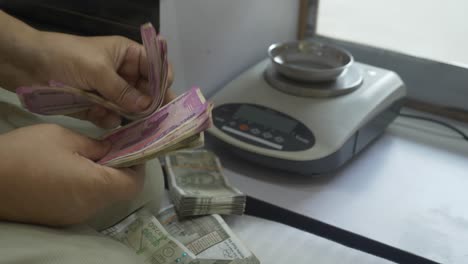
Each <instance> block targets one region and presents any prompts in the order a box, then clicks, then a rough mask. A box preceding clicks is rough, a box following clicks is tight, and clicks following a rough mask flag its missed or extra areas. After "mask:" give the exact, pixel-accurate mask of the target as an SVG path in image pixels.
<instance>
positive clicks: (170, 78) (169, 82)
mask: <svg viewBox="0 0 468 264" xmlns="http://www.w3.org/2000/svg"><path fill="white" fill-rule="evenodd" d="M173 82H174V71H173V70H172V64H171V63H169V70H168V73H167V88H169V87H171V85H172V83H173Z"/></svg>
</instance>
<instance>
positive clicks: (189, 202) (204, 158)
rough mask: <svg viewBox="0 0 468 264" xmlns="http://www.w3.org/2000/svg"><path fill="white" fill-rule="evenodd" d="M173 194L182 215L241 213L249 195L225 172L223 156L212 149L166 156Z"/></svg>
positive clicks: (176, 152)
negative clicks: (227, 177) (221, 157)
mask: <svg viewBox="0 0 468 264" xmlns="http://www.w3.org/2000/svg"><path fill="white" fill-rule="evenodd" d="M164 164H165V170H166V175H167V180H168V185H169V195H170V197H171V199H172V202H173V203H174V205H175V208H176V210H177V213H178V214H179V216H180V217H186V216H196V215H209V214H238V215H241V214H243V213H244V210H245V201H246V197H245V195H244V194H243V193H242V192H240V191H239V190H238V189H236V188H235V187H233V186H232V185H231V184H230V183H229V182H228V181H227V179H226V177H225V176H224V175H223V169H222V166H221V162H220V161H219V158H218V157H217V156H216V155H215V154H214V153H212V152H210V151H208V150H203V149H199V150H181V151H175V152H171V153H169V154H167V155H166V156H165V157H164Z"/></svg>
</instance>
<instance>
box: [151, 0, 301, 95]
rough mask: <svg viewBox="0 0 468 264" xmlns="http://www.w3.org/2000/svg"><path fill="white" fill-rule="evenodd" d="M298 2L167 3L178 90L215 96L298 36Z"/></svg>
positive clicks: (164, 13)
mask: <svg viewBox="0 0 468 264" xmlns="http://www.w3.org/2000/svg"><path fill="white" fill-rule="evenodd" d="M298 2H299V1H298V0H297V1H291V0H289V1H284V0H161V2H160V5H161V11H160V12H161V13H160V14H161V34H162V35H163V36H164V37H165V38H166V39H167V41H168V44H169V45H168V49H169V59H170V61H171V62H172V63H173V66H174V72H175V82H174V84H173V86H172V88H173V89H174V91H176V92H177V93H181V92H183V91H185V90H187V89H188V88H190V87H192V86H200V87H201V88H202V89H203V91H204V94H205V95H211V94H212V93H213V92H214V91H215V90H217V89H219V88H221V87H222V86H223V85H224V84H225V83H227V82H228V81H230V80H231V79H233V78H235V77H236V76H237V75H238V74H240V73H241V72H242V71H244V70H245V69H246V68H247V67H248V66H250V65H253V64H254V63H256V62H258V61H259V60H261V59H263V58H265V57H266V55H267V53H266V52H267V48H268V46H269V45H270V44H272V43H274V42H279V41H286V40H293V39H294V38H295V36H296V25H297V14H298V6H299V4H298Z"/></svg>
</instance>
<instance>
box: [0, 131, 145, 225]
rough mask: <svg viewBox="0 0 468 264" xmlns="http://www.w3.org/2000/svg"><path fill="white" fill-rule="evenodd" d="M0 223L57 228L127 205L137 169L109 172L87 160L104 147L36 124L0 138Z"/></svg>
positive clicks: (139, 179) (139, 176)
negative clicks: (107, 208) (110, 207)
mask: <svg viewBox="0 0 468 264" xmlns="http://www.w3.org/2000/svg"><path fill="white" fill-rule="evenodd" d="M0 144H1V146H2V148H1V149H0V160H1V161H2V163H1V164H0V175H1V177H0V201H2V202H1V206H0V220H8V221H16V222H25V223H36V224H45V225H53V226H62V225H70V224H76V223H81V222H83V221H85V220H86V219H88V218H89V217H91V216H92V215H93V214H94V213H95V212H96V211H97V210H99V209H101V208H103V207H105V206H107V205H110V204H112V203H114V202H117V201H123V200H130V199H131V198H132V197H133V196H134V195H136V193H138V192H139V190H140V189H141V188H142V184H143V176H144V175H143V171H142V168H141V167H139V168H133V169H130V168H125V169H114V168H110V167H106V166H101V165H99V164H97V163H95V162H93V161H95V160H98V159H100V158H101V157H102V156H104V155H105V154H106V153H107V152H108V150H109V148H110V145H109V143H108V142H101V141H96V140H93V139H90V138H87V137H84V136H82V135H79V134H76V133H74V132H72V131H70V130H68V129H65V128H63V127H60V126H57V125H52V124H42V125H35V126H28V127H23V128H19V129H16V130H13V131H12V132H9V133H6V134H2V135H0Z"/></svg>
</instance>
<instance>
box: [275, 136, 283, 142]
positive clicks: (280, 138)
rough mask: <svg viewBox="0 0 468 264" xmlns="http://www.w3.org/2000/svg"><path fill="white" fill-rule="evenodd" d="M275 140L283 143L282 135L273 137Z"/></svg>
mask: <svg viewBox="0 0 468 264" xmlns="http://www.w3.org/2000/svg"><path fill="white" fill-rule="evenodd" d="M275 141H276V142H278V143H283V142H284V138H282V137H275Z"/></svg>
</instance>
